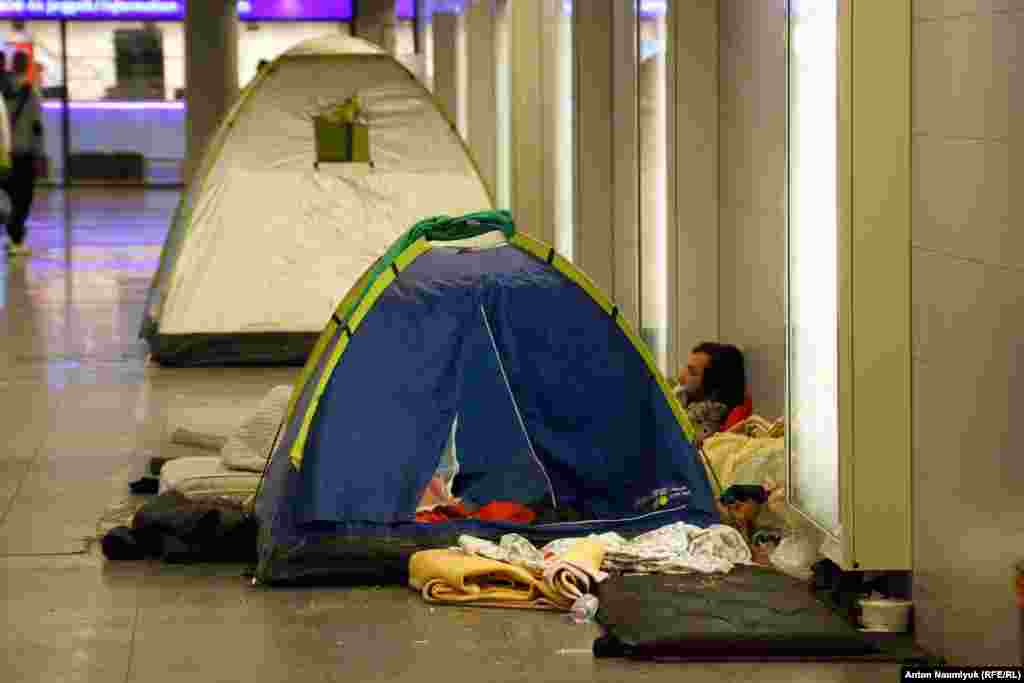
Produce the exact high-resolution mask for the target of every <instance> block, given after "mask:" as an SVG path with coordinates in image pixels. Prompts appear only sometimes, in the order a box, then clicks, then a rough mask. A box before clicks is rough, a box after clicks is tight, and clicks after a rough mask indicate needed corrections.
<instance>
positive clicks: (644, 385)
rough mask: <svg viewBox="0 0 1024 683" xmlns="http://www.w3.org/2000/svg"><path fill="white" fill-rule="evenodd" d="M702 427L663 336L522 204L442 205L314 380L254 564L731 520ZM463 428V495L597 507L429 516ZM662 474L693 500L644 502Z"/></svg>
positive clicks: (334, 331) (265, 496)
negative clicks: (712, 478)
mask: <svg viewBox="0 0 1024 683" xmlns="http://www.w3.org/2000/svg"><path fill="white" fill-rule="evenodd" d="M492 237H496V238H498V239H490V238H492ZM470 238H475V242H473V241H472V240H471V242H469V243H467V242H466V241H465V240H466V239H470ZM489 239H490V242H488V240H489ZM467 244H475V245H476V246H467ZM481 245H483V246H481ZM691 437H692V428H691V427H690V425H689V422H688V421H687V419H686V415H685V411H683V409H682V408H681V406H680V405H679V403H678V401H677V400H676V399H675V397H674V396H673V394H672V392H671V391H670V390H669V389H668V387H667V385H666V384H665V380H664V378H663V377H662V376H661V374H660V373H659V372H658V371H657V369H656V367H655V365H654V362H653V360H652V358H651V355H650V352H649V351H648V349H647V347H646V346H645V345H644V343H643V342H642V341H641V340H640V339H639V338H638V337H637V335H636V333H635V332H634V331H633V330H632V328H631V326H630V325H629V324H628V323H627V321H625V320H624V319H623V318H622V316H620V315H619V314H618V309H617V308H615V307H614V306H613V305H611V303H610V302H609V301H608V300H607V299H606V298H605V297H604V296H603V295H602V294H601V293H600V292H599V291H598V290H597V289H596V288H595V287H594V286H593V284H592V283H591V282H590V281H589V280H587V278H586V277H585V276H584V275H583V274H582V273H580V271H578V270H577V269H576V268H574V267H573V266H572V264H570V263H569V262H567V261H565V260H564V259H563V258H561V257H559V256H558V255H557V254H556V253H555V252H554V250H553V249H550V248H549V247H547V246H545V245H543V244H541V243H539V242H537V241H535V240H533V239H531V238H529V237H527V236H526V235H523V234H522V233H519V232H517V231H516V230H515V228H514V226H513V224H512V221H511V218H510V217H509V216H508V214H507V213H504V212H498V213H487V214H476V215H471V216H464V217H461V218H456V219H448V218H435V219H430V220H428V221H424V222H423V223H421V224H418V225H417V226H415V227H414V228H413V229H412V230H410V232H409V233H407V234H406V235H405V236H404V237H403V238H402V239H400V240H399V241H398V243H396V245H395V246H394V247H393V248H392V249H391V250H390V251H389V252H388V253H387V254H386V255H385V256H384V257H382V258H381V259H380V260H379V261H378V263H377V264H376V265H375V266H374V268H372V269H371V270H370V271H369V272H368V273H366V274H365V275H364V276H363V277H362V278H361V279H360V281H359V283H357V285H356V287H355V288H353V290H352V291H351V292H349V294H348V295H347V296H346V297H345V299H344V300H343V301H342V302H341V304H340V306H339V307H338V311H337V312H336V313H335V315H334V316H332V318H331V320H330V322H329V323H328V324H327V327H326V329H325V330H324V332H323V334H322V335H321V337H320V340H319V342H318V343H317V346H316V348H315V349H314V351H313V353H312V355H311V356H310V358H309V361H308V362H307V365H306V367H305V369H304V371H303V373H302V375H301V377H300V380H299V381H298V382H297V384H296V387H295V391H294V394H293V396H292V403H291V406H290V407H289V412H288V415H287V417H286V419H285V421H284V423H283V425H282V428H281V432H280V435H279V437H278V439H277V442H276V444H275V447H274V450H273V453H272V456H271V460H270V463H269V465H268V469H267V472H266V476H265V481H264V483H263V486H262V489H261V491H260V494H259V496H258V499H257V504H256V515H257V518H258V520H259V522H260V541H259V563H258V567H257V572H256V576H257V579H258V580H260V581H262V582H264V583H285V582H294V581H308V580H323V579H328V578H338V577H342V576H344V575H346V574H351V575H365V574H373V575H375V576H384V575H387V574H392V573H393V574H394V575H395V576H396V577H398V576H401V574H402V573H403V572H404V571H405V568H406V562H407V560H408V557H409V555H410V554H411V553H412V552H415V551H416V550H419V549H422V548H429V547H446V546H448V545H451V544H453V543H454V542H455V539H456V538H457V537H458V535H459V534H463V533H468V534H473V535H478V536H483V537H491V538H494V537H497V536H500V535H501V534H503V533H509V532H516V533H520V534H523V535H525V536H526V537H528V538H530V539H531V540H533V541H535V542H537V543H542V542H545V541H547V540H551V539H555V538H563V537H567V536H580V535H586V534H590V533H603V532H606V531H616V532H619V533H622V534H623V535H626V536H629V535H632V534H636V533H640V532H644V531H648V530H650V529H654V528H657V527H660V526H663V525H666V524H671V523H673V522H677V521H686V522H689V523H692V524H697V525H699V526H706V525H709V524H712V523H717V522H718V521H719V518H718V513H717V511H716V508H715V505H714V501H713V496H712V493H711V487H710V485H709V482H708V479H707V475H706V470H705V469H704V467H703V465H702V464H701V462H700V461H699V459H698V455H697V454H696V451H695V449H694V448H693V446H692V445H691ZM448 447H452V448H454V449H455V452H456V453H457V456H456V457H457V462H458V475H457V477H456V479H455V484H456V487H457V493H458V495H460V496H461V497H463V498H466V499H468V500H472V501H474V502H475V503H478V504H481V505H483V504H486V503H488V502H491V501H513V502H519V503H522V504H527V503H542V504H546V505H548V506H549V507H551V508H553V509H556V510H557V509H559V508H563V509H564V508H572V509H574V510H576V511H577V512H578V519H579V520H580V521H573V522H552V523H544V524H541V523H537V524H533V525H529V526H526V525H517V524H512V523H493V522H481V521H477V520H458V521H452V522H445V523H440V524H423V523H417V522H416V520H415V511H416V505H417V503H418V501H419V499H420V495H421V494H422V492H423V490H424V488H425V487H426V486H427V484H428V482H429V481H430V479H431V477H432V475H433V474H434V471H435V469H436V468H437V467H438V465H439V461H440V460H441V456H442V453H443V452H444V451H445V450H446V448H448ZM660 488H674V489H677V490H683V498H682V499H681V502H678V503H673V504H672V505H670V506H669V507H667V508H665V509H660V510H657V511H654V512H650V511H648V510H645V509H644V508H642V507H640V506H638V504H637V502H638V501H639V500H642V499H643V498H645V497H648V496H650V495H651V494H652V492H654V491H655V490H657V489H660ZM687 491H688V494H687V493H686V492H687Z"/></svg>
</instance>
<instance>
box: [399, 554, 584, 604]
mask: <svg viewBox="0 0 1024 683" xmlns="http://www.w3.org/2000/svg"><path fill="white" fill-rule="evenodd" d="M409 586H410V587H411V588H413V589H414V590H417V591H419V592H420V594H421V595H422V596H423V599H424V600H426V601H427V602H430V603H435V604H456V605H459V604H461V605H474V606H478V607H518V608H524V609H542V610H568V609H569V608H570V607H571V606H572V600H569V599H567V598H565V597H563V596H562V595H560V594H558V593H557V592H556V591H553V590H551V588H550V587H548V586H547V585H546V584H545V583H544V582H543V581H540V580H538V579H536V578H534V576H533V575H532V574H531V573H530V572H529V571H527V570H525V569H523V568H521V567H516V566H513V565H510V564H505V563H504V562H497V561H495V560H488V559H486V558H483V557H476V556H473V555H467V554H466V553H463V552H460V551H458V550H423V551H420V552H418V553H415V554H413V556H412V557H411V558H410V560H409Z"/></svg>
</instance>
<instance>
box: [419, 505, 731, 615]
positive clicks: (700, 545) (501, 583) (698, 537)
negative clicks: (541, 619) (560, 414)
mask: <svg viewBox="0 0 1024 683" xmlns="http://www.w3.org/2000/svg"><path fill="white" fill-rule="evenodd" d="M750 563H751V552H750V548H749V547H747V544H746V542H745V541H744V540H743V537H742V536H741V535H740V533H739V532H738V531H736V529H733V528H732V527H728V526H724V525H713V526H711V527H708V528H707V529H701V528H700V527H696V526H693V525H690V524H686V523H682V522H680V523H676V524H670V525H668V526H665V527H662V528H660V529H656V530H654V531H651V532H648V533H646V534H641V535H640V536H637V537H636V538H634V539H632V540H630V541H627V540H626V539H624V538H623V537H622V536H620V535H618V534H616V533H607V534H601V535H594V536H588V537H585V538H564V539H559V540H556V541H552V542H551V543H548V544H547V545H545V546H544V547H543V548H540V549H538V548H536V547H535V546H534V545H533V544H532V543H530V541H528V540H527V539H526V538H524V537H522V536H520V535H518V534H506V535H504V536H502V538H501V539H500V541H499V542H497V543H494V542H492V541H488V540H485V539H481V538H476V537H474V536H467V535H463V536H460V537H459V539H458V546H457V547H455V548H451V549H448V550H425V551H422V552H419V553H415V554H414V555H413V556H412V558H411V559H410V562H409V576H410V579H409V584H410V587H412V588H413V589H414V590H417V591H419V592H420V593H421V594H422V595H423V597H424V599H425V600H427V601H428V602H432V603H450V604H475V605H480V606H509V607H534V608H538V609H561V610H569V609H570V608H571V607H572V605H573V603H574V602H576V601H577V600H580V599H581V598H583V597H584V596H586V595H590V594H593V593H594V592H595V589H596V587H597V585H598V584H600V583H601V582H602V581H604V580H605V579H607V578H608V577H609V576H610V575H611V574H612V573H615V574H691V573H700V574H726V573H729V572H730V571H732V570H733V568H734V567H735V566H736V565H738V564H750Z"/></svg>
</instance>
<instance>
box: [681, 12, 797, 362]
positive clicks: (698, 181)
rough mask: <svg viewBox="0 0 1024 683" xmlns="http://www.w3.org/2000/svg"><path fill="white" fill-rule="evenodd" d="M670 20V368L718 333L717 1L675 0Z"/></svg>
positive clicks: (718, 336) (733, 170) (730, 339)
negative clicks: (693, 348)
mask: <svg viewBox="0 0 1024 683" xmlns="http://www.w3.org/2000/svg"><path fill="white" fill-rule="evenodd" d="M668 21H669V31H668V38H669V45H668V54H669V65H668V69H669V76H668V82H669V89H668V93H669V94H668V97H669V102H670V105H669V125H668V135H669V145H668V148H669V158H668V167H669V174H668V177H669V183H668V190H669V213H668V215H669V220H668V251H669V254H668V257H669V308H670V316H669V320H671V321H672V327H671V330H670V332H669V367H670V368H673V369H675V368H679V367H681V365H682V364H683V363H684V362H685V360H686V357H687V354H688V353H689V350H690V349H691V348H692V347H693V346H695V345H696V344H698V343H699V342H701V341H706V340H708V339H711V340H715V339H719V338H720V335H721V333H722V329H721V325H720V314H719V305H720V303H721V296H720V287H719V269H720V263H719V259H720V253H719V147H718V137H719V120H720V108H719V84H718V74H719V47H718V45H719V29H718V26H719V17H718V0H690V1H688V2H679V1H674V2H673V3H672V4H671V6H670V7H669V13H668ZM738 170H739V169H730V172H736V171H738ZM776 170H777V172H779V173H781V172H782V169H776ZM673 261H674V263H673ZM724 341H727V342H732V343H737V341H736V339H734V338H727V339H725V340H724Z"/></svg>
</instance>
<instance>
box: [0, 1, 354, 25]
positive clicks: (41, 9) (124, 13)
mask: <svg viewBox="0 0 1024 683" xmlns="http://www.w3.org/2000/svg"><path fill="white" fill-rule="evenodd" d="M184 18H185V0H0V19H22V20H32V19H37V20H38V19H79V20H89V21H117V20H124V21H181V20H183V19H184ZM238 18H239V19H241V20H242V21H349V20H351V19H352V0H239V2H238Z"/></svg>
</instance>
